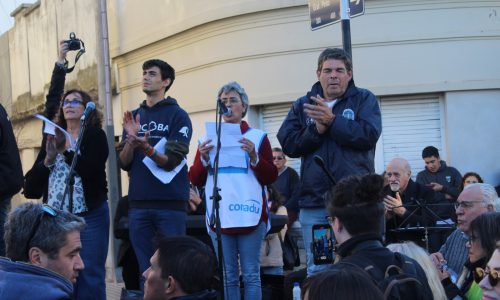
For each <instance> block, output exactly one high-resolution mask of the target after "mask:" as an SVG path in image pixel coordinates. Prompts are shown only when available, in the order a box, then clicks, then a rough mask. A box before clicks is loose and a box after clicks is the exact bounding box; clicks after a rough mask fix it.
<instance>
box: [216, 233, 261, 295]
mask: <svg viewBox="0 0 500 300" xmlns="http://www.w3.org/2000/svg"><path fill="white" fill-rule="evenodd" d="M265 235H266V224H264V223H261V224H260V225H259V226H258V227H257V229H255V230H254V231H252V232H250V233H247V234H222V255H223V257H224V269H225V270H224V271H225V272H224V276H225V284H224V295H225V296H224V299H231V300H233V299H240V298H241V297H240V268H239V266H238V255H239V265H241V274H242V276H243V284H244V286H245V291H244V299H252V300H259V299H262V289H261V285H260V247H261V243H262V240H263V239H264V236H265ZM210 237H211V238H212V243H213V244H214V249H215V252H216V253H217V240H216V234H215V232H212V231H211V232H210ZM217 255H219V254H218V253H217Z"/></svg>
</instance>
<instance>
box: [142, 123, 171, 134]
mask: <svg viewBox="0 0 500 300" xmlns="http://www.w3.org/2000/svg"><path fill="white" fill-rule="evenodd" d="M156 130H158V131H168V125H167V124H163V123H156V122H155V121H151V122H149V123H144V124H141V130H140V132H146V131H149V132H154V131H156Z"/></svg>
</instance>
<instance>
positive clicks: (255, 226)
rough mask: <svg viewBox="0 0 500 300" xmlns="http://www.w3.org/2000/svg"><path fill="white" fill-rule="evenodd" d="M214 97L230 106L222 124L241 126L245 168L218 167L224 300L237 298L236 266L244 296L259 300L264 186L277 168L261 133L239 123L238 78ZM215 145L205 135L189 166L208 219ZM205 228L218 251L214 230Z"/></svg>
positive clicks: (243, 99) (243, 102)
mask: <svg viewBox="0 0 500 300" xmlns="http://www.w3.org/2000/svg"><path fill="white" fill-rule="evenodd" d="M217 96H218V99H219V100H220V101H221V102H222V104H223V105H225V106H226V107H227V108H228V109H229V112H228V113H225V114H224V115H223V119H224V122H225V123H230V124H238V125H239V126H240V130H241V134H242V135H243V138H242V139H241V140H240V141H239V142H240V143H241V149H242V150H243V151H244V152H245V157H246V164H244V165H246V167H241V165H240V166H238V167H233V166H223V165H221V166H220V167H219V170H218V184H217V185H218V187H219V188H220V196H221V198H222V199H221V201H220V202H219V204H220V208H219V212H220V214H219V215H220V221H221V232H222V250H223V260H224V261H223V264H224V268H225V272H224V276H225V278H224V283H225V284H224V292H225V299H240V287H239V276H240V267H241V274H242V276H243V283H244V286H245V291H244V299H261V298H262V292H261V285H260V270H259V268H260V266H259V259H260V257H259V256H260V247H261V243H262V239H263V238H264V236H265V235H266V232H267V227H268V219H269V215H268V209H267V196H266V192H265V188H264V187H265V185H268V184H271V183H273V182H274V181H275V180H276V178H277V176H278V171H277V169H276V167H275V166H274V164H273V156H272V150H271V144H270V143H269V140H268V138H267V136H266V133H265V132H263V131H261V130H258V129H255V128H251V127H250V126H249V125H248V123H247V122H245V121H243V118H244V117H245V115H246V113H247V111H248V96H247V94H246V92H245V90H244V89H243V88H242V87H241V86H240V85H239V84H238V83H237V82H230V83H228V84H226V85H224V86H223V87H221V88H220V90H219V92H218V94H217ZM215 143H216V141H212V140H210V139H208V140H206V141H204V142H203V143H201V144H200V145H199V146H198V151H197V152H196V157H195V159H194V164H193V166H192V167H191V168H190V170H189V178H190V180H191V182H192V183H193V184H194V185H196V186H205V194H206V203H207V213H206V217H207V218H210V217H211V214H212V200H211V196H212V192H213V171H214V170H213V168H212V165H211V162H210V157H209V152H210V151H211V150H213V149H214V145H215ZM223 146H224V145H222V147H223ZM221 155H223V153H222V151H221ZM207 220H208V219H207ZM209 230H210V231H211V232H210V235H211V237H212V242H213V244H214V247H215V248H216V249H217V241H216V240H215V228H213V227H211V228H210V229H209Z"/></svg>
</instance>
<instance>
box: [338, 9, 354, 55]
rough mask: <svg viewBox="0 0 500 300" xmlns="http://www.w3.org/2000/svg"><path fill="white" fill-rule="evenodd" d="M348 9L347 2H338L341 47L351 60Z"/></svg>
mask: <svg viewBox="0 0 500 300" xmlns="http://www.w3.org/2000/svg"><path fill="white" fill-rule="evenodd" d="M349 13H350V8H349V0H340V19H341V21H340V22H341V25H342V45H343V47H344V50H345V51H346V52H347V53H349V55H350V56H351V60H352V47H351V20H350V18H349Z"/></svg>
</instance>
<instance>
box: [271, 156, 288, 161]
mask: <svg viewBox="0 0 500 300" xmlns="http://www.w3.org/2000/svg"><path fill="white" fill-rule="evenodd" d="M284 159H285V158H284V157H283V156H273V160H284Z"/></svg>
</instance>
